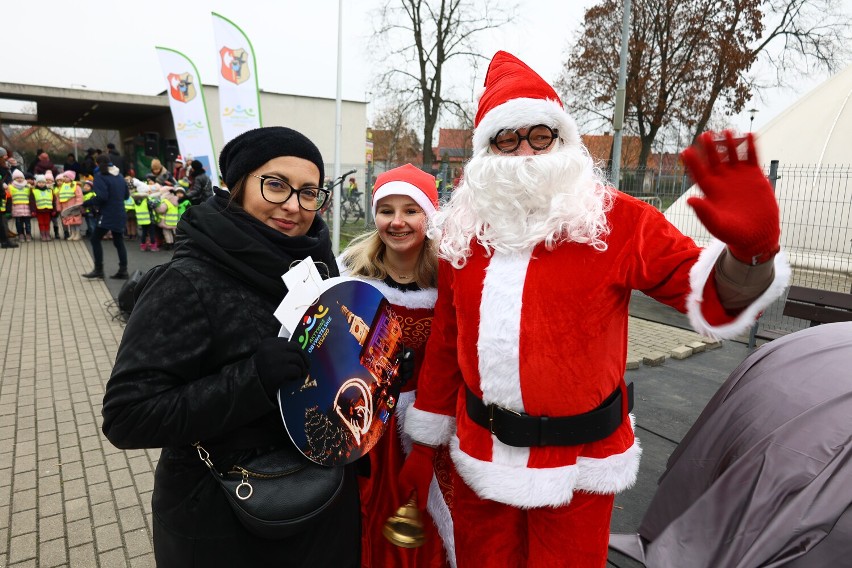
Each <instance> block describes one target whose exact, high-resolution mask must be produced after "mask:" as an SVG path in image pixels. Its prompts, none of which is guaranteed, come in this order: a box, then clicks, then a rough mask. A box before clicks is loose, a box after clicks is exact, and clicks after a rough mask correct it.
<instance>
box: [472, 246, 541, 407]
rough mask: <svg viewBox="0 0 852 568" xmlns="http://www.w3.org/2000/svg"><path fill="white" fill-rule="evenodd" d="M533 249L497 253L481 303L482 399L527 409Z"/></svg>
mask: <svg viewBox="0 0 852 568" xmlns="http://www.w3.org/2000/svg"><path fill="white" fill-rule="evenodd" d="M531 256H532V249H530V250H528V251H525V252H518V253H511V254H507V253H501V252H495V253H494V254H493V255H492V257H491V260H490V262H489V263H488V268H487V269H486V272H485V280H484V282H483V284H482V299H481V300H480V304H479V337H478V339H477V344H476V349H477V355H478V358H479V387H480V389H482V401H483V402H484V403H485V404H496V405H498V406H502V407H503V408H508V409H510V410H514V411H516V412H525V409H524V398H523V395H522V394H521V370H520V347H519V345H518V337H520V336H521V307H522V306H521V298H522V297H523V295H524V281H525V280H526V276H527V268H528V267H529V263H530V257H531Z"/></svg>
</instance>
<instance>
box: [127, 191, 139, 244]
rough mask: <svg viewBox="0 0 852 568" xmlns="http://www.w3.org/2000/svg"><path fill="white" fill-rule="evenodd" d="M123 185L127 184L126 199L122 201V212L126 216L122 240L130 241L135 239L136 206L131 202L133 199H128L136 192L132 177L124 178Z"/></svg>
mask: <svg viewBox="0 0 852 568" xmlns="http://www.w3.org/2000/svg"><path fill="white" fill-rule="evenodd" d="M124 181H125V183H126V184H127V192H128V195H127V199H125V200H124V212H125V213H126V214H127V225H126V226H125V227H126V228H125V231H124V238H126V239H130V240H131V241H132V240H133V239H135V238H136V231H137V226H136V207H135V206H136V204H135V203H134V202H133V198H132V197H130V194H131V193H133V192H134V191H135V190H136V186H135V184H134V183H133V177H132V176H125V178H124Z"/></svg>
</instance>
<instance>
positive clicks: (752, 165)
mask: <svg viewBox="0 0 852 568" xmlns="http://www.w3.org/2000/svg"><path fill="white" fill-rule="evenodd" d="M724 134H725V149H726V153H727V159H724V157H723V156H722V155H720V153H719V150H718V149H717V147H716V142H715V140H714V138H715V135H714V134H713V133H712V132H705V133H704V134H702V135H701V136H700V137H699V138H698V142H697V143H696V145H697V146H698V147H699V148H696V147H694V146H691V147H689V148H687V149H686V150H684V151H683V153H682V154H681V158H682V159H683V163H684V165H685V166H686V168H687V169H688V170H689V175H690V176H691V177H692V179H693V180H694V181H695V183H696V184H698V187H700V188H701V191H702V192H703V193H704V197H690V198H689V199H688V200H687V203H689V205H690V206H692V208H693V209H695V214H696V215H698V218H699V219H700V220H701V222H702V223H703V224H704V226H705V227H707V230H708V231H710V233H711V234H712V235H713V236H714V237H716V238H717V239H719V240H720V241H722V242H723V243H725V244H726V245H728V249H729V250H730V251H731V254H733V255H734V258H736V259H737V260H739V261H740V262H744V263H746V264H749V265H752V266H753V265H755V264H761V263H764V262H766V261H768V260H771V259H772V257H774V256H775V255H776V254H777V253H778V251H779V249H780V245H779V239H780V237H781V223H780V216H779V213H778V202H777V201H776V200H775V195H774V194H773V192H772V186H771V185H769V182H768V181H767V179H766V176H764V175H763V170H762V169H761V168H760V166H759V165H758V163H757V152H755V149H754V138H753V137H752V135H751V134H749V135H748V138H747V142H748V153H747V156H746V159H745V160H741V159H740V158H739V157H738V156H737V148H736V144H735V143H734V137H733V135H732V134H731V132H730V131H728V130H726V131H725V132H724ZM701 154H703V155H701Z"/></svg>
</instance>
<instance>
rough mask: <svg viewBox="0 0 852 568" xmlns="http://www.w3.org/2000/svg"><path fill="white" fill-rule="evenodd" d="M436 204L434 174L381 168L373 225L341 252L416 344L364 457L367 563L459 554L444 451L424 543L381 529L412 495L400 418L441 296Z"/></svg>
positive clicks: (441, 560)
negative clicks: (410, 365) (402, 542)
mask: <svg viewBox="0 0 852 568" xmlns="http://www.w3.org/2000/svg"><path fill="white" fill-rule="evenodd" d="M437 207H438V192H437V190H436V188H435V178H434V177H433V176H431V175H429V174H427V173H425V172H423V171H421V170H420V169H419V168H416V167H415V166H412V165H411V164H406V165H404V166H401V167H399V168H395V169H392V170H390V171H387V172H385V173H383V174H381V175H380V176H379V177H378V178H377V179H376V185H375V188H374V189H373V196H372V208H373V217H374V218H375V220H376V230H375V231H372V232H370V233H367V234H365V235H362V236H361V237H359V238H357V239H356V240H355V241H353V242H352V243H351V244H350V245H349V247H348V248H347V249H346V250H345V251H344V252H343V254H342V255H341V256H340V258H339V259H338V263H339V264H340V272H341V275H342V276H352V277H356V278H361V279H364V280H367V281H369V282H370V283H371V284H373V285H374V286H376V287H377V288H378V289H379V290H381V292H382V293H383V294H384V296H385V297H386V298H387V299H388V301H389V302H390V303H391V304H392V305H393V308H394V311H395V312H396V314H397V316H398V317H399V318H400V319H401V320H402V329H403V342H404V344H405V345H406V347H409V348H411V349H412V350H413V351H414V374H413V378H412V379H411V380H409V381H408V382H407V383H406V384H405V386H404V387H403V392H402V394H401V395H400V400H399V402H398V404H397V406H396V410H395V413H394V416H393V417H392V418H391V419H390V422H389V423H388V429H387V431H386V432H385V435H384V436H383V437H382V439H381V440H379V442H378V443H377V444H376V446H375V447H374V448H373V449H372V450H370V453H369V454H367V456H366V457H365V458H363V459H362V463H361V464H360V465H361V466H362V467H361V468H360V472H361V475H360V477H359V486H360V489H361V515H362V516H361V531H362V538H361V565H362V566H376V567H379V566H394V567H414V566H430V567H431V566H444V565H448V561H447V558H448V557H449V558H453V557H454V552H453V537H452V520H451V517H450V508H449V506H448V504H450V503H451V500H452V495H451V491H450V485H449V483H450V475H449V473H450V470H449V463H450V462H449V456H448V455H447V454H446V453H443V454H441V453H439V454H437V457H436V460H435V476H434V479H433V481H432V486H431V488H430V494H431V495H433V497H432V498H430V499H429V511H428V512H429V515H430V518H428V519H424V521H425V523H424V524H425V525H426V535H427V540H426V544H424V545H423V546H422V547H420V548H413V549H412V548H398V547H395V546H393V545H392V544H390V542H388V541H387V540H385V539H384V537H383V536H382V526H383V524H384V522H385V521H386V520H387V518H388V517H389V516H391V515H392V514H393V513H394V512H395V510H396V509H397V508H398V507H399V506H400V505H401V504H402V503H405V502H406V501H407V500H408V497H409V496H408V495H403V494H402V493H401V492H400V490H399V488H398V476H399V471H400V469H401V467H402V463H403V460H404V459H405V456H406V455H407V454H408V453H409V452H410V451H411V440H410V439H409V438H408V437H407V436H406V435H404V434H402V425H403V422H404V420H405V411H406V409H407V408H408V407H409V406H410V405H411V404H412V403H413V402H414V396H415V393H416V389H417V371H418V370H419V367H420V361H422V359H423V353H424V351H425V346H426V340H427V339H428V337H429V332H430V330H431V324H432V314H433V312H434V306H435V299H436V298H437V289H436V284H437V279H438V261H437V256H436V252H435V249H434V246H433V242H432V241H431V240H429V239H427V238H426V229H427V225H428V221H429V218H430V217H431V216H432V215H433V214H434V213H435V211H436V209H437ZM442 494H443V495H442ZM420 498H422V499H425V498H426V496H422V497H420ZM445 549H446V550H445Z"/></svg>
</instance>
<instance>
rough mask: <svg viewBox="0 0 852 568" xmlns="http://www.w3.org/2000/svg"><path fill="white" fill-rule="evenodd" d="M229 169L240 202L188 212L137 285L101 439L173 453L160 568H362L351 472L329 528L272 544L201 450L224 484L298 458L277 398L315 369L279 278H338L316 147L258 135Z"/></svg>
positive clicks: (282, 133) (274, 131)
mask: <svg viewBox="0 0 852 568" xmlns="http://www.w3.org/2000/svg"><path fill="white" fill-rule="evenodd" d="M219 165H220V170H221V173H222V176H223V178H224V179H225V181H226V183H227V184H228V187H229V188H231V193H230V194H229V193H228V192H225V191H221V190H218V189H217V190H216V193H215V197H214V199H211V200H209V201H206V202H204V203H203V204H201V205H199V206H196V207H192V208H190V209H189V210H188V211H187V213H186V214H185V215H184V217H183V218H182V219H181V221H180V223H179V225H178V229H177V243H176V248H175V253H174V258H173V259H172V261H171V262H169V263H167V264H165V265H163V266H160V267H157V268H155V269H153V270H152V271H151V272H149V273H148V274H147V275H146V276H145V278H144V279H143V280H142V281H141V282H140V284H139V288H141V292H139V295H138V300H137V302H136V305H135V306H134V308H133V312H132V314H131V316H130V318H129V320H128V323H127V328H126V330H125V332H124V337H123V338H122V341H121V345H120V347H119V350H118V354H117V356H116V362H115V367H114V368H113V371H112V376H111V377H110V380H109V383H108V384H107V388H106V394H105V396H104V405H103V416H104V424H103V431H104V434H105V435H106V436H107V438H109V440H110V442H112V443H113V444H114V445H116V446H117V447H119V448H158V447H159V448H163V450H162V453H161V455H160V459H159V462H158V464H157V471H156V474H155V479H154V493H153V499H152V500H153V523H154V553H155V556H156V560H157V565H158V566H159V567H160V568H163V567H169V566H175V567H181V568H183V567H190V566H205V567H210V566H335V567H338V566H340V567H346V566H357V565H358V561H359V539H360V536H359V535H360V527H359V503H358V493H357V486H356V484H355V481H354V477H353V476H352V472H351V471H349V470H350V468H348V467H347V471H346V475H345V476H344V479H345V481H344V487H343V490H342V493H341V495H340V497H339V498H338V499H337V501H336V502H335V504H334V505H333V506H332V507H330V509H328V510H327V511H326V512H325V513H324V514H323V515H322V518H321V519H320V520H319V522H318V523H316V524H314V525H312V526H311V527H310V528H308V529H306V530H305V531H303V532H301V533H299V534H296V535H295V536H293V537H290V538H286V539H282V540H269V539H264V538H260V537H258V536H255V535H254V534H253V533H251V532H249V531H248V530H247V529H245V528H244V527H243V525H241V524H240V522H239V521H238V520H237V518H236V516H235V515H234V513H233V511H232V510H231V508H230V506H229V504H228V502H227V500H226V496H225V494H224V492H223V490H222V488H221V487H220V486H219V485H218V483H217V482H216V480H215V479H213V476H212V475H211V474H210V471H209V470H208V469H207V467H206V466H205V464H204V463H203V462H202V461H201V460H200V459H199V456H198V454H197V452H196V450H195V448H194V447H193V446H192V444H193V443H195V442H198V441H201V442H202V445H203V446H204V447H205V449H206V450H208V451H209V452H210V455H211V459H212V460H213V462H214V464H216V465H217V467H218V469H220V470H227V469H228V466H229V465H230V464H234V463H239V461H238V460H239V459H241V457H243V456H246V455H249V454H251V453H252V452H253V451H255V450H257V449H258V448H264V447H269V446H276V445H278V446H280V445H282V444H292V442H291V441H290V439H289V437H288V436H287V433H286V430H285V429H284V425H283V423H282V420H281V415H280V412H279V409H278V404H277V402H276V393H277V391H278V388H279V386H281V385H282V384H284V383H285V382H286V381H291V380H303V379H304V377H305V376H306V375H307V359H306V358H305V356H304V354H303V353H302V351H301V349H299V348H298V347H294V346H293V345H294V344H290V343H289V342H288V341H287V340H285V339H282V338H278V337H277V334H278V330H279V329H280V324H279V323H278V322H277V320H276V319H275V317H274V316H273V312H274V311H275V309H276V307H277V305H278V304H279V303H280V301H281V299H282V298H283V297H284V295H285V293H286V292H287V290H286V288H285V287H284V284H283V282H282V280H281V275H282V274H283V273H284V272H286V271H287V270H288V269H289V267H290V265H291V263H294V262H296V261H299V260H302V259H304V258H306V257H308V256H310V257H311V258H312V259H313V260H314V262H315V263H316V265H317V268H318V270H319V272H320V273H321V274H322V275H323V277H324V278H328V277H331V276H337V275H338V272H337V268H336V264H335V260H334V257H333V255H332V251H331V243H330V239H329V231H328V227H327V226H326V224H325V223H324V222H323V220H322V218H321V217H320V216H319V215H317V214H316V211H315V210H316V209H318V208H319V207H318V206H321V205H322V202H323V201H324V200H325V199H327V197H328V196H327V193H325V191H324V190H322V189H320V188H318V187H317V186H318V185H319V184H320V183H321V182H322V179H323V171H324V168H323V161H322V156H321V155H320V152H319V150H318V149H317V148H316V146H315V145H314V144H313V143H312V142H311V141H310V140H308V139H307V138H305V137H304V136H303V135H301V134H299V133H298V132H295V131H293V130H290V129H288V128H283V127H272V128H260V129H257V130H252V131H249V132H246V133H244V134H242V135H240V136H238V137H237V138H235V139H234V140H232V141H231V142H229V143H228V144H227V145H226V146H225V148H224V149H223V150H222V154H221V156H220V158H219ZM294 188H295V189H294Z"/></svg>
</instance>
